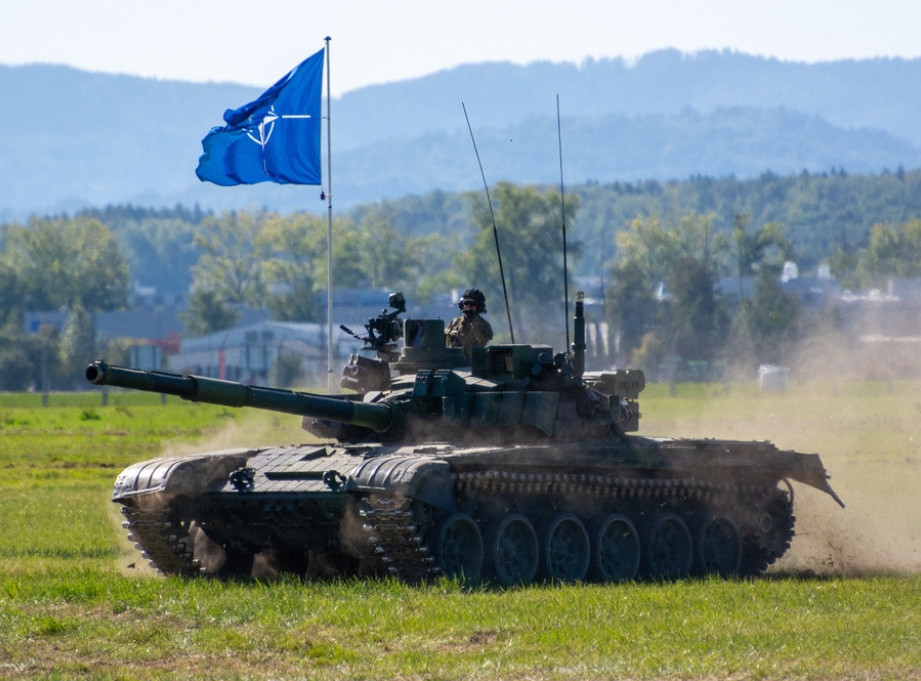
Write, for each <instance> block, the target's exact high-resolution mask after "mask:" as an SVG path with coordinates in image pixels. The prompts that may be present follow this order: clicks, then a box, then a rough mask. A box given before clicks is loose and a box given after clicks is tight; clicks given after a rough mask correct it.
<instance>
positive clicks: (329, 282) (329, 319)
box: [325, 36, 333, 393]
mask: <svg viewBox="0 0 921 681" xmlns="http://www.w3.org/2000/svg"><path fill="white" fill-rule="evenodd" d="M330 40H331V38H330V37H329V36H326V38H325V41H326V208H327V210H326V391H327V392H329V393H331V392H333V144H332V131H331V130H330V127H331V123H332V113H331V111H330V102H331V101H332V98H331V97H330V86H329V42H330Z"/></svg>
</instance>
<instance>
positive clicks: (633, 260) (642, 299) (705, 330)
mask: <svg viewBox="0 0 921 681" xmlns="http://www.w3.org/2000/svg"><path fill="white" fill-rule="evenodd" d="M617 243H618V255H617V262H616V263H615V267H614V270H613V274H614V280H615V284H614V288H613V290H612V296H613V297H614V299H615V305H614V309H613V310H612V319H611V321H612V322H613V323H614V324H615V326H616V327H617V328H618V329H619V330H620V332H621V333H622V334H623V335H624V339H625V341H626V342H627V343H629V344H630V345H628V346H627V348H628V349H633V348H636V345H634V344H635V343H637V342H638V341H639V340H640V339H642V337H643V335H644V334H645V333H647V332H649V331H653V332H654V333H656V334H657V335H658V337H659V340H660V341H662V342H663V343H664V344H665V351H666V352H668V353H671V354H678V355H681V356H682V357H684V358H685V359H705V360H709V359H712V357H713V355H714V353H715V351H716V350H717V349H718V348H719V346H720V344H721V342H722V334H721V329H723V328H724V327H725V315H724V314H723V313H722V311H721V309H719V308H718V301H717V299H716V297H715V295H714V291H713V289H714V282H715V277H716V274H717V272H718V269H719V266H720V262H721V261H722V260H724V258H725V254H726V253H727V252H728V247H729V244H728V240H727V239H726V238H725V236H724V235H722V234H718V233H717V232H716V229H715V226H714V216H713V215H712V214H707V215H698V214H696V213H686V214H684V215H682V216H681V217H680V218H678V219H677V220H674V219H673V220H670V221H669V222H668V223H663V221H662V220H661V219H660V218H659V217H658V216H657V215H649V216H646V217H637V218H635V219H634V220H633V221H631V223H630V227H629V229H628V230H627V231H624V232H621V233H620V234H618V237H617ZM660 285H665V286H666V287H667V288H666V289H665V291H666V292H667V295H665V296H663V297H661V300H660V301H656V302H654V301H655V299H654V298H653V290H654V289H655V288H656V287H659V286H660ZM644 308H645V309H644Z"/></svg>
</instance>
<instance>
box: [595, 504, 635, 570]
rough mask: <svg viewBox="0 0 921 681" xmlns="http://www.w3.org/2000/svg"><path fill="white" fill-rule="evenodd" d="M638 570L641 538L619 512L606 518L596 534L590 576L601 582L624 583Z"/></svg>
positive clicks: (626, 518) (631, 524)
mask: <svg viewBox="0 0 921 681" xmlns="http://www.w3.org/2000/svg"><path fill="white" fill-rule="evenodd" d="M639 569H640V537H639V534H637V531H636V527H634V525H633V523H632V522H630V519H629V518H628V517H627V516H625V515H622V514H620V513H613V514H611V515H609V516H608V517H607V518H605V519H604V520H603V521H602V522H601V524H600V525H599V526H598V529H597V531H596V532H595V545H594V548H593V550H592V574H593V576H594V577H595V578H596V579H598V580H600V581H602V582H624V581H628V580H631V579H633V578H634V577H636V573H637V571H638V570H639Z"/></svg>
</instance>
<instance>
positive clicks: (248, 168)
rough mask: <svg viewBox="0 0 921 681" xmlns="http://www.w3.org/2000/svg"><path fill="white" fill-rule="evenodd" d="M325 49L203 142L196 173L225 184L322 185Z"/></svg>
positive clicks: (228, 114)
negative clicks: (321, 154) (321, 158)
mask: <svg viewBox="0 0 921 681" xmlns="http://www.w3.org/2000/svg"><path fill="white" fill-rule="evenodd" d="M322 90H323V50H320V51H319V52H317V53H316V54H314V55H313V56H311V57H308V58H307V59H305V60H304V61H303V62H301V63H300V64H298V65H297V66H296V67H294V69H292V70H291V72H290V73H289V74H288V75H286V76H285V77H284V78H282V79H281V80H279V81H278V82H277V83H275V85H273V86H272V87H270V88H269V89H268V90H266V91H265V92H263V93H262V95H260V96H259V99H257V100H255V101H253V102H250V103H249V104H246V105H244V106H241V107H240V108H239V109H228V110H227V111H225V112H224V122H225V123H227V125H225V126H223V127H217V128H212V129H211V132H209V133H208V134H207V135H205V138H204V139H203V140H202V141H201V146H202V149H203V150H204V153H203V154H202V155H201V158H199V159H198V168H196V169H195V174H196V175H198V178H199V179H200V180H202V181H203V182H204V181H205V180H207V181H209V182H214V184H220V185H224V186H231V185H235V184H256V183H257V182H278V183H280V184H321V182H322V180H321V176H320V120H321V115H320V100H321V92H322Z"/></svg>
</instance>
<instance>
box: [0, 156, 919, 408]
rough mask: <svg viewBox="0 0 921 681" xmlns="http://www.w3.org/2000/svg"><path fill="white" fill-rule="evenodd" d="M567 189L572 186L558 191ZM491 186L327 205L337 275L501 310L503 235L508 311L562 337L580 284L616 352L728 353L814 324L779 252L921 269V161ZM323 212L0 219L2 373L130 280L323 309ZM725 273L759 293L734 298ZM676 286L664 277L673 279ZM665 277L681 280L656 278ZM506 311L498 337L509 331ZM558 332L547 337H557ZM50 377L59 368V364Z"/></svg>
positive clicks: (77, 355) (852, 276) (348, 284)
mask: <svg viewBox="0 0 921 681" xmlns="http://www.w3.org/2000/svg"><path fill="white" fill-rule="evenodd" d="M563 197H565V198H564V200H561V198H563ZM490 198H491V200H492V205H491V206H490V205H488V204H487V202H486V197H485V195H484V193H475V192H474V193H450V192H444V191H433V192H430V193H427V194H424V195H418V196H406V197H404V198H402V199H399V200H393V201H382V202H377V203H372V204H364V205H361V206H356V207H354V208H352V209H350V210H348V211H345V212H344V213H342V214H340V215H336V216H335V217H334V221H333V233H334V240H333V271H334V281H335V283H334V285H335V286H336V287H337V288H386V289H391V290H397V289H399V290H403V291H404V292H405V293H406V295H407V297H408V298H411V299H413V300H419V301H421V302H424V301H426V300H429V299H431V298H432V297H433V296H435V295H438V294H443V293H445V292H447V291H450V290H456V289H463V288H465V287H467V286H468V285H476V286H477V287H478V288H481V289H483V290H484V291H485V292H486V293H487V297H488V299H489V300H490V301H493V318H494V320H500V319H501V318H502V317H501V312H500V308H501V305H502V302H501V301H502V296H501V294H502V282H501V280H500V278H499V258H498V257H497V252H496V241H497V240H498V242H499V245H500V250H499V253H500V254H501V258H502V262H503V265H504V273H505V278H506V283H507V286H508V290H509V298H510V309H511V314H512V318H513V323H514V325H515V328H522V329H527V331H528V334H527V335H528V337H529V338H541V339H542V342H549V343H550V344H552V345H554V347H561V346H562V345H563V343H562V342H560V339H559V338H558V336H559V335H560V334H561V331H560V329H559V328H558V327H559V326H560V325H559V324H558V323H555V322H554V321H553V320H551V319H550V317H553V318H554V319H555V318H556V315H555V314H554V315H548V314H547V311H548V309H556V308H557V306H558V304H560V303H562V295H563V285H562V281H563V255H562V252H563V248H562V238H561V237H562V234H563V233H564V232H565V234H566V239H567V259H568V268H569V276H570V280H571V281H572V286H571V287H570V290H571V291H574V290H575V289H576V288H578V289H580V290H581V289H584V290H586V293H587V295H588V296H589V297H592V298H594V299H596V300H597V299H601V300H602V301H604V304H603V305H602V306H601V307H600V308H598V309H599V310H600V312H599V311H595V312H593V314H596V315H597V314H600V315H602V316H603V317H604V318H603V319H600V320H593V321H599V322H604V323H605V324H607V325H608V326H609V327H610V328H612V329H614V330H615V331H616V336H617V339H618V344H617V347H616V348H615V350H614V351H613V356H612V358H611V359H612V361H614V362H616V363H621V364H622V365H623V364H624V363H627V362H632V363H633V364H634V365H636V364H637V363H638V362H639V363H641V364H643V363H645V364H647V365H654V364H656V363H657V362H659V361H661V359H662V358H663V357H668V356H675V355H680V356H681V357H682V358H683V359H684V360H686V361H699V362H707V363H719V364H727V363H731V362H732V361H733V358H734V357H738V356H740V355H741V354H742V353H743V352H744V353H745V354H746V357H747V356H748V355H750V354H752V353H754V354H756V355H757V357H758V358H759V361H770V362H781V361H783V360H784V353H785V348H787V347H788V346H789V345H790V344H791V343H793V342H795V341H796V340H798V339H800V338H802V337H803V336H804V335H806V334H810V333H814V332H815V324H816V323H817V322H816V320H815V319H807V318H806V316H805V315H803V313H802V309H801V305H800V303H799V301H797V300H796V298H795V296H793V295H791V294H790V293H788V292H785V291H783V290H782V288H781V287H780V285H779V283H778V276H779V273H780V272H781V270H782V268H783V266H784V263H785V262H788V261H792V262H796V263H797V265H798V268H799V271H800V272H801V273H810V272H815V271H816V269H817V268H818V267H819V266H820V265H821V264H825V265H827V267H828V268H829V269H830V272H831V274H832V275H833V276H834V277H835V278H837V280H838V281H839V282H840V283H841V285H842V286H843V287H846V288H851V289H855V290H860V289H867V288H873V287H877V288H878V287H884V286H885V284H886V281H887V279H888V278H889V277H893V276H894V277H900V278H915V277H918V276H919V274H921V273H919V271H918V270H919V269H921V171H906V170H905V169H903V168H897V169H895V170H893V171H886V172H884V173H881V174H878V175H851V174H848V173H847V172H845V171H844V170H843V169H831V170H829V171H828V172H825V173H807V172H803V173H800V174H796V175H789V176H778V175H775V174H772V173H765V174H763V175H762V176H760V177H759V178H757V179H752V180H739V179H735V178H733V177H726V178H710V177H703V176H698V177H692V178H689V179H687V180H685V181H681V182H667V183H662V182H656V181H647V182H638V183H623V182H616V183H608V184H601V183H590V184H585V185H579V186H574V187H571V188H570V187H567V188H566V189H565V191H564V192H563V193H562V194H561V192H560V188H559V187H548V186H532V185H516V184H512V183H507V182H499V183H497V184H496V185H494V186H492V187H491V188H490ZM326 232H327V217H326V215H325V214H312V213H306V212H294V213H289V214H278V213H275V212H272V211H268V210H251V211H232V212H226V213H222V214H215V213H213V212H211V211H203V210H201V209H199V208H198V207H191V208H188V207H183V206H175V207H173V208H160V209H154V208H142V207H137V206H130V205H120V206H105V207H101V208H98V209H90V210H83V211H80V212H78V213H75V214H65V215H49V216H33V217H32V218H30V219H29V220H28V221H26V222H25V223H17V222H10V223H6V224H2V225H0V321H2V328H0V367H2V368H3V369H4V370H3V371H0V377H2V378H0V389H4V390H11V389H12V390H15V389H22V388H24V387H27V386H29V385H35V384H45V383H46V382H49V381H50V383H51V384H57V385H67V384H68V382H69V381H70V382H72V381H73V378H74V376H76V375H77V374H78V373H79V371H80V369H81V367H82V366H83V364H84V363H85V362H84V360H85V359H86V358H92V357H93V356H95V354H96V353H97V352H99V351H102V350H104V351H106V352H107V353H108V354H109V356H113V354H114V355H116V356H117V353H118V352H119V347H120V346H119V343H122V345H124V343H125V342H126V341H124V340H121V339H109V340H108V341H107V342H108V343H109V345H110V347H107V348H99V347H97V344H96V343H97V339H96V332H95V327H94V315H95V314H96V313H98V312H102V311H111V310H118V309H127V308H128V307H129V306H130V305H131V304H132V299H133V297H132V292H133V291H134V290H135V288H136V287H137V286H144V287H154V288H155V289H156V296H155V297H156V300H157V301H158V304H159V305H163V306H166V305H177V306H179V307H181V308H182V319H183V322H184V325H185V330H186V336H187V337H194V336H198V335H202V334H206V333H209V332H213V331H217V330H221V329H224V328H228V327H230V326H232V325H233V324H234V323H235V322H236V321H237V319H238V315H239V309H240V308H241V307H242V306H246V307H251V308H256V309H266V310H269V311H270V313H271V316H272V318H273V319H277V320H285V321H320V320H321V309H320V307H319V301H321V300H322V298H323V293H324V291H325V288H326V281H327V252H326ZM727 277H738V278H751V279H753V280H754V281H755V282H756V287H755V292H754V294H753V295H752V296H750V297H749V298H746V299H744V300H742V301H741V302H740V301H732V300H729V299H727V298H726V297H725V296H723V295H721V294H719V293H718V290H717V286H716V284H717V282H719V281H720V280H721V279H724V278H727ZM663 287H664V288H663ZM657 290H658V291H660V292H661V291H662V290H667V291H668V292H669V296H668V297H667V298H663V297H662V296H661V295H660V296H658V297H657V296H656V291H657ZM58 309H66V310H67V311H68V313H69V314H68V315H67V319H68V321H67V323H66V324H65V325H64V327H63V328H61V329H46V328H42V329H26V328H25V323H24V320H25V314H26V312H30V311H43V310H58ZM494 326H496V327H497V332H498V338H497V340H500V341H502V340H506V341H507V340H508V334H507V333H506V331H505V330H504V329H503V328H502V326H504V325H500V324H494ZM545 339H546V340H545ZM49 376H50V378H49Z"/></svg>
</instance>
